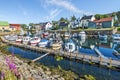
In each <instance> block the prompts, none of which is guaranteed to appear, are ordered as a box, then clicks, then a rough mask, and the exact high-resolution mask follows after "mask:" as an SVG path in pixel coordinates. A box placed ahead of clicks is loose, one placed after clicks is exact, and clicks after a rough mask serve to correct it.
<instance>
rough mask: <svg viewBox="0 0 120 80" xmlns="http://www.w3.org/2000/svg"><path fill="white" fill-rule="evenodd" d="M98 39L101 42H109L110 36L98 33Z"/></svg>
mask: <svg viewBox="0 0 120 80" xmlns="http://www.w3.org/2000/svg"><path fill="white" fill-rule="evenodd" d="M98 38H99V39H100V40H107V38H108V36H107V35H106V34H102V35H101V34H100V32H98Z"/></svg>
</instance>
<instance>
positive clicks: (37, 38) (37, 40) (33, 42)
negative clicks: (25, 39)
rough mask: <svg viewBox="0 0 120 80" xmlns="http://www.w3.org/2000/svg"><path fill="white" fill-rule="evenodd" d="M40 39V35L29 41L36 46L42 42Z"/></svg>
mask: <svg viewBox="0 0 120 80" xmlns="http://www.w3.org/2000/svg"><path fill="white" fill-rule="evenodd" d="M40 40H41V39H40V38H39V37H33V38H32V39H31V40H30V42H29V43H30V45H33V46H36V45H37V44H38V43H39V42H40Z"/></svg>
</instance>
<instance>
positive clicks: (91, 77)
mask: <svg viewBox="0 0 120 80" xmlns="http://www.w3.org/2000/svg"><path fill="white" fill-rule="evenodd" d="M84 78H85V80H96V79H95V77H93V76H92V75H84Z"/></svg>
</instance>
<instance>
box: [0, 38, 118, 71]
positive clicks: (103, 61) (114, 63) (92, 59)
mask: <svg viewBox="0 0 120 80" xmlns="http://www.w3.org/2000/svg"><path fill="white" fill-rule="evenodd" d="M1 40H2V41H3V42H4V43H6V44H9V45H13V46H16V47H21V48H25V49H30V50H34V51H38V52H45V53H48V54H53V55H60V56H63V57H66V58H69V59H76V60H80V61H85V62H88V63H96V64H100V65H103V66H107V67H116V68H118V69H120V61H119V60H113V59H111V58H102V57H97V56H93V55H87V54H82V53H78V52H75V53H69V52H64V51H62V50H53V49H48V48H40V47H37V46H31V45H25V44H21V43H16V42H10V41H8V40H6V39H4V37H1ZM46 55H47V54H46ZM40 58H41V57H40ZM38 59H39V57H38V58H36V59H34V60H33V62H34V61H36V60H38Z"/></svg>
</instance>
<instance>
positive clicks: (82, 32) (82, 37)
mask: <svg viewBox="0 0 120 80" xmlns="http://www.w3.org/2000/svg"><path fill="white" fill-rule="evenodd" d="M78 36H79V37H80V38H81V39H86V33H85V31H81V32H80V33H79V34H78Z"/></svg>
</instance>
